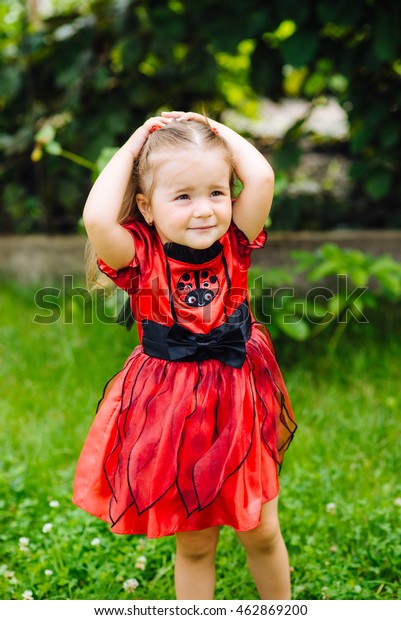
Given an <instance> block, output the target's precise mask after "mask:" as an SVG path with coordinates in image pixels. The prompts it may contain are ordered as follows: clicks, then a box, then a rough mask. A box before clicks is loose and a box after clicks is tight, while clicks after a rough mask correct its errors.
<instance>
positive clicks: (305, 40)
mask: <svg viewBox="0 0 401 620" xmlns="http://www.w3.org/2000/svg"><path fill="white" fill-rule="evenodd" d="M318 45H319V38H318V37H317V36H316V31H314V30H310V31H307V30H304V31H299V32H296V33H295V34H294V35H293V36H292V37H290V38H289V39H286V40H285V41H284V42H283V43H282V44H281V45H280V50H281V53H282V55H283V58H284V62H285V63H286V64H289V65H292V66H293V67H304V66H306V65H308V64H309V63H310V62H312V60H313V58H314V57H315V54H316V52H317V49H318Z"/></svg>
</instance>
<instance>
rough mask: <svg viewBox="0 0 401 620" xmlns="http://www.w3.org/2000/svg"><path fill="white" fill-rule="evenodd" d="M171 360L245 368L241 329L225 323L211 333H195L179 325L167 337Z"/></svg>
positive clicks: (176, 324)
mask: <svg viewBox="0 0 401 620" xmlns="http://www.w3.org/2000/svg"><path fill="white" fill-rule="evenodd" d="M167 347H168V352H169V356H170V359H171V360H173V361H178V360H180V361H183V360H184V359H186V358H193V357H194V358H195V360H205V359H217V360H220V361H221V362H224V363H225V364H228V365H229V366H233V367H234V368H241V367H242V366H243V364H244V362H245V358H246V346H245V340H244V336H243V333H242V331H241V329H240V328H239V327H233V325H230V324H228V323H224V324H223V325H220V326H219V327H216V328H215V329H212V331H211V332H209V333H208V334H194V333H193V332H191V331H190V330H189V329H186V328H185V327H183V326H182V325H179V324H178V323H175V324H174V325H173V326H172V327H171V328H170V329H169V331H168V334H167Z"/></svg>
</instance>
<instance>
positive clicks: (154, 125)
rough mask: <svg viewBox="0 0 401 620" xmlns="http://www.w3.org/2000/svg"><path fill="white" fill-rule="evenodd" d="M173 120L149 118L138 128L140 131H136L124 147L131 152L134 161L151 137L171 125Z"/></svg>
mask: <svg viewBox="0 0 401 620" xmlns="http://www.w3.org/2000/svg"><path fill="white" fill-rule="evenodd" d="M172 120H173V119H172V118H164V117H163V116H152V117H151V118H148V120H147V121H145V122H144V124H143V125H141V127H138V129H137V130H136V131H134V133H133V134H132V136H131V137H130V138H129V139H128V140H127V142H126V143H125V145H124V146H125V147H126V148H127V149H128V150H129V151H130V152H131V154H132V156H133V157H134V159H136V158H137V157H138V155H139V153H140V150H141V148H142V147H143V145H144V144H145V142H146V140H147V139H148V137H149V135H150V134H151V133H152V132H153V131H156V130H157V129H162V128H163V127H165V126H166V125H168V124H169V123H171V121H172Z"/></svg>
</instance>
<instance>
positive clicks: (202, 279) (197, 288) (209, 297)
mask: <svg viewBox="0 0 401 620" xmlns="http://www.w3.org/2000/svg"><path fill="white" fill-rule="evenodd" d="M219 288H220V285H219V281H218V278H217V276H216V274H215V273H214V271H211V270H210V269H201V270H199V271H187V272H186V273H184V274H183V275H182V276H181V278H180V279H179V280H178V283H177V293H178V296H179V298H180V300H181V301H183V302H184V303H185V304H186V305H187V306H190V307H191V308H199V307H202V306H207V305H208V304H210V303H211V302H212V301H213V299H214V298H215V297H216V295H217V293H218V292H219Z"/></svg>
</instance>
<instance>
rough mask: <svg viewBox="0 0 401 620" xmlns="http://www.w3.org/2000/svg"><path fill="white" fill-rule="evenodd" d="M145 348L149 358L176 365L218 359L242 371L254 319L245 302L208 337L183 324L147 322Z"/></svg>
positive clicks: (145, 324)
mask: <svg viewBox="0 0 401 620" xmlns="http://www.w3.org/2000/svg"><path fill="white" fill-rule="evenodd" d="M142 328H143V336H142V346H143V350H144V352H145V353H146V354H147V355H150V356H151V357H157V358H159V359H163V360H170V361H174V362H196V361H204V360H208V359H217V360H220V361H221V362H224V363H225V364H228V365H229V366H233V367H234V368H241V367H242V366H243V364H244V362H245V358H246V342H247V341H248V340H249V338H250V334H251V316H250V311H249V306H248V302H247V301H244V302H242V304H241V305H240V306H239V307H238V308H237V309H236V310H235V311H234V313H233V314H232V315H231V316H229V317H227V320H226V322H225V323H223V324H222V325H220V326H219V327H215V328H214V329H212V330H211V331H210V332H209V333H208V334H195V333H193V332H191V331H190V330H189V329H187V328H186V327H184V326H183V325H181V324H179V323H174V325H172V326H171V327H168V326H167V325H160V324H159V323H155V322H154V321H143V322H142Z"/></svg>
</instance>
